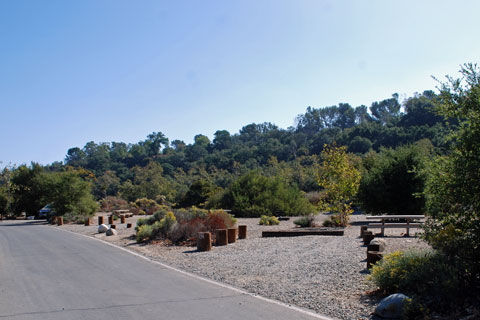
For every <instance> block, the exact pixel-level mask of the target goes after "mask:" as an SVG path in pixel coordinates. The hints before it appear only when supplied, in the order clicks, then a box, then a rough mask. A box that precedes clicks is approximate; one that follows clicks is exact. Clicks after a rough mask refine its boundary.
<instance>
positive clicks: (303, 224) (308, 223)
mask: <svg viewBox="0 0 480 320" xmlns="http://www.w3.org/2000/svg"><path fill="white" fill-rule="evenodd" d="M314 221H315V216H314V215H313V214H310V215H308V216H303V217H300V218H298V219H295V220H294V221H293V223H295V224H296V225H297V226H299V227H300V228H308V227H314V226H315V224H314V223H313V222H314Z"/></svg>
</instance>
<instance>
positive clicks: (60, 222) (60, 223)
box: [57, 217, 63, 226]
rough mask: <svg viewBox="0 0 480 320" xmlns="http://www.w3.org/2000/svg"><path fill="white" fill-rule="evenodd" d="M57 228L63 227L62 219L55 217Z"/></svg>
mask: <svg viewBox="0 0 480 320" xmlns="http://www.w3.org/2000/svg"><path fill="white" fill-rule="evenodd" d="M57 226H63V217H57Z"/></svg>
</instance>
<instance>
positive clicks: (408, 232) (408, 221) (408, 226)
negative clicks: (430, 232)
mask: <svg viewBox="0 0 480 320" xmlns="http://www.w3.org/2000/svg"><path fill="white" fill-rule="evenodd" d="M407 237H410V218H407Z"/></svg>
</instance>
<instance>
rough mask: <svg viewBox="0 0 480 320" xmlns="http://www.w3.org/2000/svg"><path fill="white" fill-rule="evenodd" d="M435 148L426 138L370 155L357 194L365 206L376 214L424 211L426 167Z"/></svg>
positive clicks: (417, 212) (364, 207)
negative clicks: (415, 142)
mask: <svg viewBox="0 0 480 320" xmlns="http://www.w3.org/2000/svg"><path fill="white" fill-rule="evenodd" d="M432 148H433V147H432V145H431V143H429V142H425V141H424V142H422V143H417V144H415V145H412V146H402V147H398V148H396V149H385V148H383V149H381V151H380V153H378V154H374V153H371V154H369V158H368V159H366V160H365V167H366V172H365V173H364V174H363V176H362V179H361V181H360V188H359V189H358V193H357V200H358V201H359V202H360V204H361V207H362V209H363V210H365V211H366V212H369V213H373V214H382V213H387V214H423V207H424V204H425V199H424V196H423V194H422V193H423V189H424V185H425V174H424V173H422V172H423V171H422V168H424V167H425V162H426V159H427V158H428V157H429V155H430V153H431V150H432Z"/></svg>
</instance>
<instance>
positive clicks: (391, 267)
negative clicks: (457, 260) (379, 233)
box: [368, 250, 461, 309]
mask: <svg viewBox="0 0 480 320" xmlns="http://www.w3.org/2000/svg"><path fill="white" fill-rule="evenodd" d="M368 279H369V280H370V281H372V282H373V283H374V284H375V285H376V286H377V287H378V288H379V289H380V290H381V291H383V293H385V294H391V293H396V292H402V293H404V294H406V295H408V296H411V297H415V298H417V299H420V301H422V302H423V301H425V302H428V303H429V304H430V305H431V306H432V307H434V308H435V309H439V308H441V307H442V305H444V304H448V303H451V302H454V301H455V298H456V297H459V296H460V294H461V292H460V291H461V287H460V282H459V277H458V270H457V269H456V268H454V267H452V265H450V264H448V263H447V262H446V259H445V256H444V255H443V254H441V253H439V252H437V251H433V250H425V251H418V250H411V251H406V252H401V251H397V252H394V253H391V254H389V255H387V256H385V257H384V258H383V259H382V260H381V261H379V262H377V263H376V264H375V265H374V266H373V269H372V273H371V275H370V276H369V278H368Z"/></svg>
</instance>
